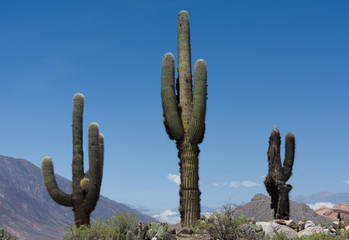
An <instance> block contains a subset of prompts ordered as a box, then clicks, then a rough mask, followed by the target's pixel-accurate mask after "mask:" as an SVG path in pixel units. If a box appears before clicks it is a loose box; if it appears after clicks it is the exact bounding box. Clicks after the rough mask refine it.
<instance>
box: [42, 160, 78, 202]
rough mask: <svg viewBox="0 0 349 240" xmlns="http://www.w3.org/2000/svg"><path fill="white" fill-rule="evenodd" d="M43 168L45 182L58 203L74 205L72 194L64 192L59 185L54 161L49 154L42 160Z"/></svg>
mask: <svg viewBox="0 0 349 240" xmlns="http://www.w3.org/2000/svg"><path fill="white" fill-rule="evenodd" d="M41 170H42V175H43V176H44V182H45V185H46V188H47V191H48V193H49V194H50V196H51V197H52V199H53V200H55V201H56V202H57V203H58V204H60V205H63V206H66V207H72V206H73V201H72V195H71V194H67V193H64V192H63V191H61V190H60V189H59V187H58V185H57V182H56V178H55V174H54V169H53V161H52V158H51V157H49V156H45V157H43V158H42V160H41Z"/></svg>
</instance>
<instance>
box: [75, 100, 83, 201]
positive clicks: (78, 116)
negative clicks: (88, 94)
mask: <svg viewBox="0 0 349 240" xmlns="http://www.w3.org/2000/svg"><path fill="white" fill-rule="evenodd" d="M84 100H85V97H84V95H82V94H81V93H76V94H75V95H74V98H73V164H72V171H73V183H72V187H73V192H74V193H75V192H76V193H78V192H79V195H80V194H82V193H81V191H80V190H79V189H80V180H81V179H82V178H83V177H84V162H83V161H84V153H83V149H82V117H83V110H84ZM75 190H78V192H77V191H75Z"/></svg>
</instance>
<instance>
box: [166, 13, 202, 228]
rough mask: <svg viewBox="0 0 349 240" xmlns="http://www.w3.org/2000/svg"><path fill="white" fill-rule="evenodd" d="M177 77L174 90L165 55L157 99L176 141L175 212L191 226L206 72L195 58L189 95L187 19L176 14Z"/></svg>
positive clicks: (196, 210) (196, 204)
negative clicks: (176, 192) (177, 180)
mask: <svg viewBox="0 0 349 240" xmlns="http://www.w3.org/2000/svg"><path fill="white" fill-rule="evenodd" d="M177 31H178V78H177V82H176V89H177V96H176V94H175V89H174V86H175V85H174V84H175V83H174V82H175V81H174V79H175V72H174V56H173V55H172V54H171V53H167V54H165V55H164V57H163V61H162V76H161V97H162V107H163V112H164V114H163V115H164V125H165V128H166V132H167V133H168V136H169V138H170V139H171V140H176V142H177V149H178V158H179V159H180V161H179V163H178V164H179V166H180V178H181V183H180V190H179V196H180V202H179V212H180V215H181V223H182V226H192V225H193V224H194V223H195V222H196V221H197V220H198V219H199V218H200V194H201V192H200V191H199V173H198V168H199V165H198V164H199V162H198V156H199V152H200V150H199V147H198V144H199V143H201V142H202V141H203V138H204V133H205V115H206V99H207V98H206V95H207V84H206V83H207V71H206V63H205V61H204V60H202V59H199V60H197V61H196V63H195V69H194V94H193V92H192V76H191V56H190V32H189V17H188V13H187V12H186V11H181V12H180V13H179V14H178V26H177Z"/></svg>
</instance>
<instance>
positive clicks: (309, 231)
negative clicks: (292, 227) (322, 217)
mask: <svg viewBox="0 0 349 240" xmlns="http://www.w3.org/2000/svg"><path fill="white" fill-rule="evenodd" d="M324 230H325V228H323V227H320V226H314V227H307V228H305V229H304V230H302V231H300V232H298V236H299V237H301V236H309V235H312V234H314V233H323V232H324Z"/></svg>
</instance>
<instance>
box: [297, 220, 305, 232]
mask: <svg viewBox="0 0 349 240" xmlns="http://www.w3.org/2000/svg"><path fill="white" fill-rule="evenodd" d="M304 227H305V222H303V221H299V222H298V230H299V231H300V230H303V229H304Z"/></svg>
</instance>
